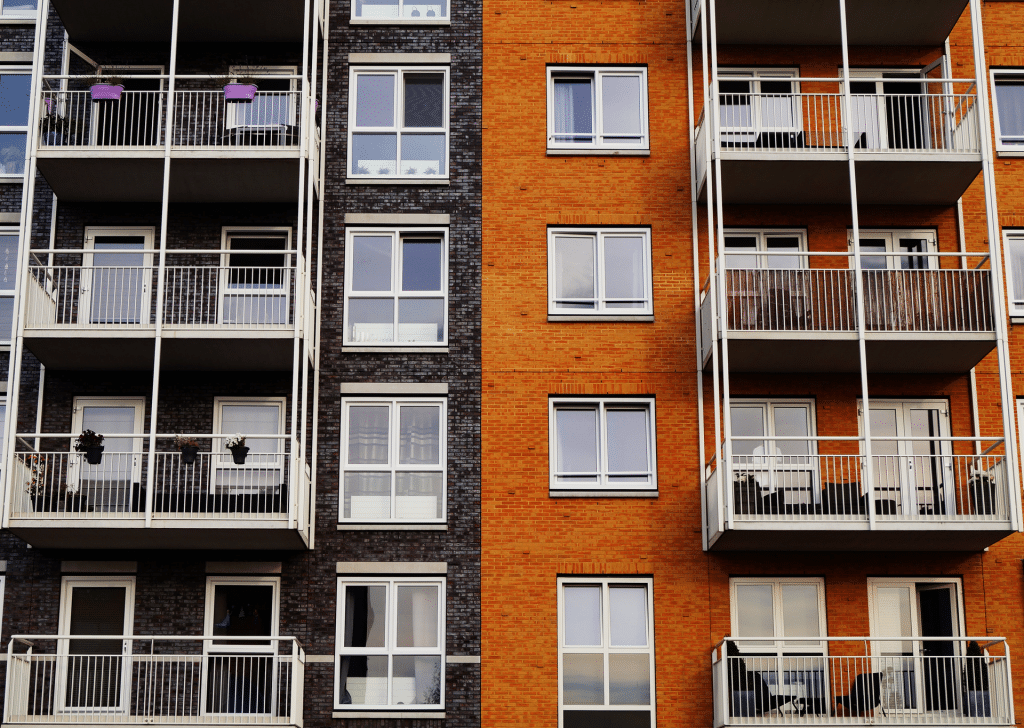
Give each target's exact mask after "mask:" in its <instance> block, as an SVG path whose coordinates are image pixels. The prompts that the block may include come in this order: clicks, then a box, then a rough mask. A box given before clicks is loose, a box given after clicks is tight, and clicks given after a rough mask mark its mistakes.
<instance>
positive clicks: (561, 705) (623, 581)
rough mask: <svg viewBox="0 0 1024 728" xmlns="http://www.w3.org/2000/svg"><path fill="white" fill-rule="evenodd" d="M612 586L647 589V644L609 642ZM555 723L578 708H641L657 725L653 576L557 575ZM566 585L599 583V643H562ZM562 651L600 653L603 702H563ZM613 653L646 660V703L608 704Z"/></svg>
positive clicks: (566, 652) (636, 709) (564, 652)
mask: <svg viewBox="0 0 1024 728" xmlns="http://www.w3.org/2000/svg"><path fill="white" fill-rule="evenodd" d="M615 585H626V586H631V587H637V586H642V587H644V588H645V589H646V590H647V625H646V627H647V645H646V646H642V645H635V646H631V647H624V646H618V647H613V646H612V645H611V619H610V615H611V610H610V607H609V600H610V596H609V591H610V587H612V586H615ZM557 586H558V725H559V728H561V726H562V725H563V722H564V713H565V711H566V710H573V711H575V710H579V711H594V712H604V711H616V710H630V711H637V712H640V711H644V710H650V713H651V726H656V725H658V718H657V702H658V701H657V695H658V686H657V675H656V670H655V660H654V645H655V642H654V640H655V635H654V579H652V578H650V577H634V578H626V577H621V578H620V577H605V576H563V577H559V578H558V582H557ZM567 586H600V587H601V645H600V646H599V647H598V646H593V647H591V646H578V645H566V644H565V619H566V616H567V615H566V613H565V588H566V587H567ZM566 654H573V655H577V654H599V655H603V656H604V670H603V671H602V674H603V676H604V694H605V700H604V704H603V705H566V704H565V702H564V695H563V687H564V675H563V664H564V656H565V655H566ZM615 654H626V655H644V654H646V655H647V656H648V659H649V663H648V664H649V665H650V676H651V702H650V705H611V704H609V703H610V700H609V690H610V688H609V670H608V663H609V656H610V655H615Z"/></svg>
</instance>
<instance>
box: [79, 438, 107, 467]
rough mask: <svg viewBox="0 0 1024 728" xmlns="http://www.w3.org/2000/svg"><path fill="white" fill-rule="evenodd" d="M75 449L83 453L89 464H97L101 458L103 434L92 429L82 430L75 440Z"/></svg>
mask: <svg viewBox="0 0 1024 728" xmlns="http://www.w3.org/2000/svg"><path fill="white" fill-rule="evenodd" d="M75 450H76V451H77V452H84V453H85V460H86V462H87V463H89V464H90V465H99V464H100V462H102V460H103V435H100V434H98V433H96V432H93V431H92V430H82V434H81V435H79V436H78V439H77V440H75Z"/></svg>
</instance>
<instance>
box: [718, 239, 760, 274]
mask: <svg viewBox="0 0 1024 728" xmlns="http://www.w3.org/2000/svg"><path fill="white" fill-rule="evenodd" d="M747 251H750V252H751V253H754V252H756V251H757V238H753V237H735V236H734V237H727V238H726V239H725V253H726V255H725V267H726V268H729V269H740V268H757V267H758V266H757V256H756V255H737V253H746V252H747Z"/></svg>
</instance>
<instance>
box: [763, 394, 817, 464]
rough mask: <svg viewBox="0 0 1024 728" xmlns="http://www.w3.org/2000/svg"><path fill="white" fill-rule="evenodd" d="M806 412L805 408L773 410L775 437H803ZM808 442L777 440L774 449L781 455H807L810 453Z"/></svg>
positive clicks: (805, 432)
mask: <svg viewBox="0 0 1024 728" xmlns="http://www.w3.org/2000/svg"><path fill="white" fill-rule="evenodd" d="M808 414H809V413H808V411H807V408H806V407H779V406H776V407H774V408H773V411H772V416H773V419H774V421H775V435H776V437H804V436H807V435H809V434H810V433H809V432H808V422H807V419H808V417H807V416H808ZM810 445H811V444H810V442H809V441H807V440H788V441H787V440H778V441H776V442H775V448H776V450H777V451H778V453H779V454H782V455H807V454H809V453H810Z"/></svg>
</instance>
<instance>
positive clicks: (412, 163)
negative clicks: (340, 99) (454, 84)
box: [349, 68, 448, 178]
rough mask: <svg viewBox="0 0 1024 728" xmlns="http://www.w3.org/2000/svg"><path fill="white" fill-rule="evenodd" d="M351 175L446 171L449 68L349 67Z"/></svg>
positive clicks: (422, 175) (414, 175)
mask: <svg viewBox="0 0 1024 728" xmlns="http://www.w3.org/2000/svg"><path fill="white" fill-rule="evenodd" d="M350 94H351V97H350V108H349V158H350V160H351V163H350V166H349V176H350V177H368V178H372V177H411V178H431V177H434V178H436V177H447V176H448V161H447V153H448V69H447V68H418V69H394V68H376V69H364V68H353V69H352V75H351V83H350Z"/></svg>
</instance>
